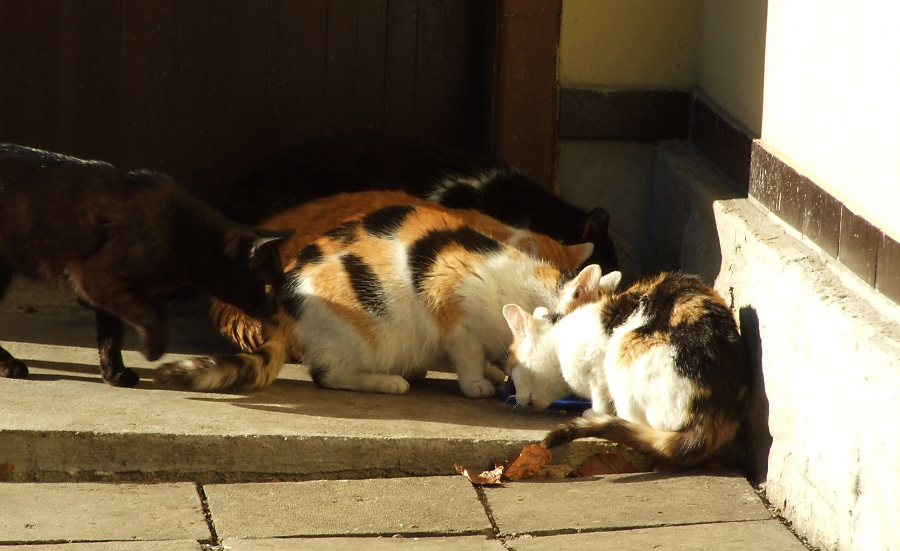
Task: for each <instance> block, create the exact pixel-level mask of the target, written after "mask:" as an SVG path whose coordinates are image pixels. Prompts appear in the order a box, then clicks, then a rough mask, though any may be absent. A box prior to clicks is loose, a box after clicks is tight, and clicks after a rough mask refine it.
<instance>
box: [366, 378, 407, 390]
mask: <svg viewBox="0 0 900 551" xmlns="http://www.w3.org/2000/svg"><path fill="white" fill-rule="evenodd" d="M373 390H374V391H375V392H380V393H382V394H406V392H407V391H408V390H409V381H407V380H406V379H404V378H403V377H401V376H399V375H390V376H386V377H383V378H380V379H379V381H378V382H377V383H376V384H375V385H374V388H373Z"/></svg>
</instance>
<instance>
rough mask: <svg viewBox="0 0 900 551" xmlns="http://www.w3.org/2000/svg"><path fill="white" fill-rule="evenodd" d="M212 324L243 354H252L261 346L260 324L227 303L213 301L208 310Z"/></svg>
mask: <svg viewBox="0 0 900 551" xmlns="http://www.w3.org/2000/svg"><path fill="white" fill-rule="evenodd" d="M209 313H210V317H211V318H212V322H213V324H214V325H215V326H216V328H217V329H218V330H219V333H221V334H222V335H223V336H225V337H226V338H228V339H230V340H231V341H232V342H234V343H235V344H236V345H238V346H240V347H241V350H243V351H244V352H253V351H255V350H256V349H258V348H259V347H260V346H262V343H263V330H262V322H261V321H259V320H258V319H256V318H252V317H250V316H248V315H247V314H245V313H244V312H243V311H241V309H240V308H238V307H236V306H232V305H231V304H228V303H227V302H222V301H221V300H217V299H213V300H212V306H211V308H210V310H209Z"/></svg>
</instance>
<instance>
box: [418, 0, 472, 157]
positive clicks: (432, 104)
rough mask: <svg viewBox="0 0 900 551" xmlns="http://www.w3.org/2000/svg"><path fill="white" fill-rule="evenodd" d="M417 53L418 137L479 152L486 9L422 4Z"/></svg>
mask: <svg viewBox="0 0 900 551" xmlns="http://www.w3.org/2000/svg"><path fill="white" fill-rule="evenodd" d="M416 50H417V58H416V99H415V105H416V126H417V129H418V131H419V133H420V134H421V135H425V136H427V137H431V138H434V137H440V139H441V141H443V142H444V143H446V144H447V145H450V146H453V147H458V148H462V149H472V148H473V147H474V148H477V147H478V145H479V143H480V141H481V136H480V133H481V128H482V124H483V116H482V113H481V107H482V95H481V90H482V86H483V83H482V79H483V72H482V69H481V67H482V65H481V64H482V61H483V58H482V52H483V50H484V7H483V4H482V3H481V2H465V3H461V2H459V1H458V0H420V2H419V30H418V41H417V47H416ZM472 68H475V70H472Z"/></svg>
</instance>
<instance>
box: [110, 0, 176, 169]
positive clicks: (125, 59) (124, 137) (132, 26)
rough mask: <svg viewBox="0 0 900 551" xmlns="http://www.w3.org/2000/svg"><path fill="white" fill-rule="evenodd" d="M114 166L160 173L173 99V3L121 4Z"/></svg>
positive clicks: (158, 0)
mask: <svg viewBox="0 0 900 551" xmlns="http://www.w3.org/2000/svg"><path fill="white" fill-rule="evenodd" d="M121 9H122V11H121V18H122V19H121V21H122V24H121V25H122V49H121V56H122V57H121V71H120V73H119V74H120V82H121V90H122V95H121V100H120V103H119V136H120V138H119V164H120V166H121V167H122V168H123V169H126V170H130V169H136V168H147V169H151V170H161V169H162V167H163V166H164V165H165V164H166V156H167V153H168V150H169V139H168V138H169V127H168V125H169V124H170V123H171V120H172V117H171V108H172V103H173V101H172V100H173V95H174V74H175V33H174V30H175V25H174V22H175V17H174V14H175V5H174V0H129V1H128V2H123V3H122V8H121Z"/></svg>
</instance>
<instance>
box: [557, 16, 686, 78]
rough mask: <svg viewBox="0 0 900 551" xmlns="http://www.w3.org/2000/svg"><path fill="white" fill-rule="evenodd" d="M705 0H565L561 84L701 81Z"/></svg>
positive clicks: (560, 57) (561, 42)
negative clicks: (698, 70)
mask: <svg viewBox="0 0 900 551" xmlns="http://www.w3.org/2000/svg"><path fill="white" fill-rule="evenodd" d="M701 5H702V2H701V0H563V6H562V24H561V25H562V26H561V29H560V37H559V81H560V84H561V85H562V86H587V87H595V88H613V89H614V88H668V89H684V90H690V89H693V88H694V87H695V86H696V85H697V67H698V62H699V57H698V52H699V47H700V33H699V32H698V29H699V28H700V20H701Z"/></svg>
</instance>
